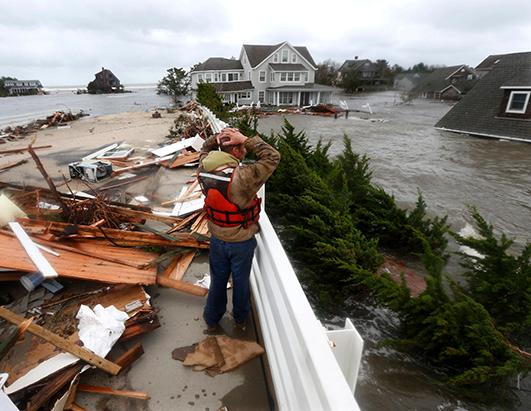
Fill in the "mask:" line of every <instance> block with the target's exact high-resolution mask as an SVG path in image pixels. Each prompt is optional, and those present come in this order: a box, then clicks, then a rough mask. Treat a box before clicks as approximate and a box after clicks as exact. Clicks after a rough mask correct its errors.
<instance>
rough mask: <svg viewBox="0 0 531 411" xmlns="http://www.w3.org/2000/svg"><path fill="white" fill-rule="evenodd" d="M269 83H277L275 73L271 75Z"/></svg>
mask: <svg viewBox="0 0 531 411" xmlns="http://www.w3.org/2000/svg"><path fill="white" fill-rule="evenodd" d="M269 81H271V82H273V81H275V73H271V75H270V78H269Z"/></svg>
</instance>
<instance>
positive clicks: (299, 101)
mask: <svg viewBox="0 0 531 411" xmlns="http://www.w3.org/2000/svg"><path fill="white" fill-rule="evenodd" d="M300 106H301V92H300V91H299V95H298V96H297V107H300Z"/></svg>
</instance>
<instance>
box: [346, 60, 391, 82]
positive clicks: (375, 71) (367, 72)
mask: <svg viewBox="0 0 531 411" xmlns="http://www.w3.org/2000/svg"><path fill="white" fill-rule="evenodd" d="M351 70H354V71H356V72H357V73H358V80H359V82H360V88H362V89H363V88H364V87H365V86H378V85H385V84H387V83H388V79H387V78H384V76H383V73H382V72H381V70H380V68H379V67H378V65H377V64H376V63H373V62H372V61H371V60H369V59H362V60H358V56H356V57H355V58H354V60H345V62H344V63H343V64H342V65H341V67H339V70H338V76H337V79H338V81H339V82H340V81H341V80H342V78H343V76H344V75H345V73H346V72H348V71H351Z"/></svg>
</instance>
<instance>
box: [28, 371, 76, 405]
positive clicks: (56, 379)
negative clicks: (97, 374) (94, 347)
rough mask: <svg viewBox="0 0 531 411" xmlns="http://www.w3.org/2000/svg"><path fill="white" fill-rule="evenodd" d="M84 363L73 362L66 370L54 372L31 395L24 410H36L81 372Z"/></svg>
mask: <svg viewBox="0 0 531 411" xmlns="http://www.w3.org/2000/svg"><path fill="white" fill-rule="evenodd" d="M83 365H84V364H74V365H73V366H71V367H70V368H68V369H66V370H61V371H60V372H58V373H57V374H55V375H54V376H53V377H52V378H51V380H50V381H48V383H47V384H46V385H44V386H43V387H42V388H41V389H40V390H39V391H38V392H37V394H35V395H34V396H33V397H31V399H30V401H29V403H28V405H27V407H26V411H37V410H38V409H39V408H41V407H42V406H43V405H44V404H45V403H46V402H47V401H48V400H49V399H50V398H52V397H53V396H54V395H55V394H56V393H57V392H59V390H61V388H63V387H64V386H65V385H66V384H68V383H70V382H71V381H72V380H73V379H74V378H75V377H76V375H77V374H79V373H80V372H81V369H82V368H83Z"/></svg>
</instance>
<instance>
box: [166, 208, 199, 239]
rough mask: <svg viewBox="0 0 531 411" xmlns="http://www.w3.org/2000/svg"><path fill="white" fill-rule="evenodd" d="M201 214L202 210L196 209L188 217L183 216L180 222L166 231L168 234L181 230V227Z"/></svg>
mask: <svg viewBox="0 0 531 411" xmlns="http://www.w3.org/2000/svg"><path fill="white" fill-rule="evenodd" d="M199 214H201V211H196V212H195V213H192V214H190V215H189V216H188V217H185V218H183V219H182V220H181V221H180V222H179V223H177V224H176V225H174V226H173V227H172V228H170V229H169V230H168V231H166V234H171V233H174V232H175V231H179V230H180V229H181V228H183V227H186V226H187V225H188V224H190V222H191V221H192V220H193V219H194V218H196V217H197V216H198V215H199Z"/></svg>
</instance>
